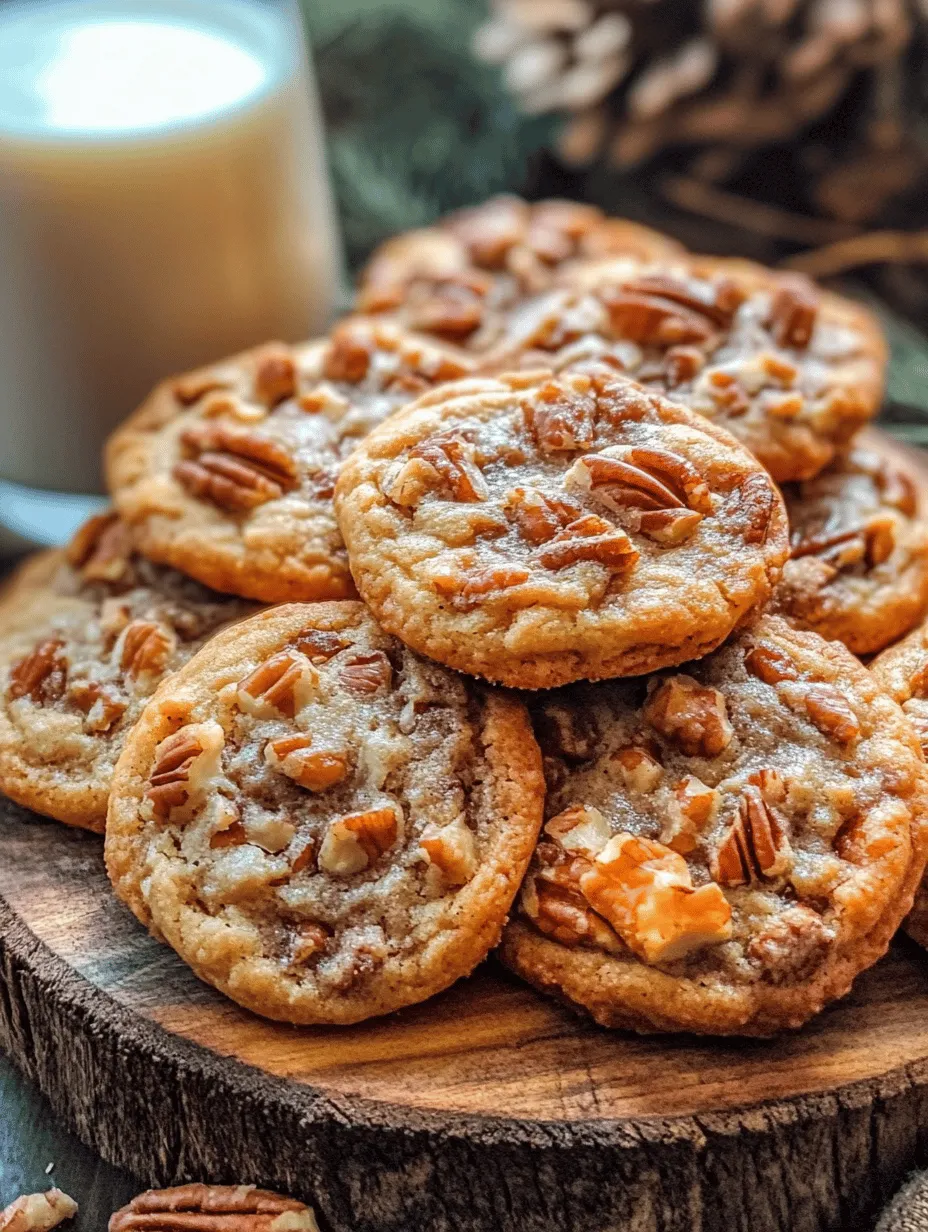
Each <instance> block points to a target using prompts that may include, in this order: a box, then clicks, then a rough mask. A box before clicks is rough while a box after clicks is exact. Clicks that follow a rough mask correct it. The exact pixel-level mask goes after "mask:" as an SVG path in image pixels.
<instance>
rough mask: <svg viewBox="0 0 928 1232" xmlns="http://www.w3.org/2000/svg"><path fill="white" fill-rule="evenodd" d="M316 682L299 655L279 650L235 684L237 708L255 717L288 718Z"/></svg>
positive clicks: (310, 670) (309, 668) (301, 706)
mask: <svg viewBox="0 0 928 1232" xmlns="http://www.w3.org/2000/svg"><path fill="white" fill-rule="evenodd" d="M317 679H318V677H317V675H316V672H315V670H314V668H313V667H312V666H311V664H310V663H309V662H308V661H307V660H306V659H305V658H304V656H303V655H301V654H298V653H297V652H296V651H295V650H282V651H280V652H279V653H278V654H275V655H272V656H271V658H270V659H268V660H267V661H266V662H265V663H262V664H261V665H260V666H259V667H256V668H255V670H254V671H253V672H251V673H249V675H247V676H246V677H245V679H244V680H242V681H240V682H239V686H238V691H237V699H238V704H239V707H240V709H242V710H244V711H245V712H246V713H247V714H251V715H254V716H255V718H274V717H275V716H277V715H284V716H285V717H286V718H288V719H292V718H293V716H294V715H295V714H298V713H299V712H300V711H301V710H302V709H303V707H304V706H305V705H306V703H307V702H308V701H309V699H310V697H311V696H312V694H313V691H314V690H315V687H316V682H317Z"/></svg>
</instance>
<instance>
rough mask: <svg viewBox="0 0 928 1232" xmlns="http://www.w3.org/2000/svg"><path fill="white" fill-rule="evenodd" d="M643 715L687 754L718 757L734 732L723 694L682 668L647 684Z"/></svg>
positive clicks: (726, 746)
mask: <svg viewBox="0 0 928 1232" xmlns="http://www.w3.org/2000/svg"><path fill="white" fill-rule="evenodd" d="M644 717H645V718H646V719H647V721H648V722H649V723H650V724H651V726H652V727H654V728H655V729H656V730H657V731H659V732H660V733H661V735H662V736H665V737H666V738H667V739H668V740H672V741H674V742H675V743H676V744H678V745H679V746H680V748H681V749H682V750H683V752H684V753H686V754H687V756H689V757H718V755H719V754H720V753H722V752H724V750H725V749H726V748H728V745H729V744H730V743H731V739H732V736H733V735H734V730H733V728H732V725H731V723H730V722H729V721H728V711H727V709H726V705H725V698H724V696H723V695H722V694H721V693H720V692H719V691H718V689H712V688H704V687H703V686H702V685H701V684H699V682H698V681H696V680H694V679H693V677H692V676H686V675H684V674H683V673H682V672H681V673H678V674H677V675H675V676H669V677H667V679H665V680H664V681H663V682H662V683H660V684H655V685H652V686H651V692H650V694H649V695H648V699H647V701H646V702H645V705H644Z"/></svg>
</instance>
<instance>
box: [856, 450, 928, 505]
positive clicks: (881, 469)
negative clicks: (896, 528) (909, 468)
mask: <svg viewBox="0 0 928 1232" xmlns="http://www.w3.org/2000/svg"><path fill="white" fill-rule="evenodd" d="M854 458H855V454H854V453H852V454H851V459H852V461H853V460H854ZM874 478H875V479H876V483H877V486H878V487H879V489H880V495H881V496H882V498H883V503H884V504H886V505H892V506H893V508H894V509H898V510H899V512H900V513H904V514H905V515H906V517H909V518H914V517H915V514H916V513H917V512H918V493H917V492H916V489H915V484H914V483H913V482H912V479H911V477H910V476H909V475H907V474H906V472H905V471H903V470H900V469H899V467H898V466H893V465H892V464H891V463H889V462H887V461H885V460H884V459H882V458H880V459H879V461H878V465H877V468H876V473H875V476H874Z"/></svg>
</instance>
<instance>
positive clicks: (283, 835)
mask: <svg viewBox="0 0 928 1232" xmlns="http://www.w3.org/2000/svg"><path fill="white" fill-rule="evenodd" d="M884 366H885V347H884V344H883V341H882V338H881V335H880V332H879V330H878V328H877V326H876V325H875V323H874V322H873V321H872V319H871V318H870V316H869V315H868V314H867V313H866V312H865V311H864V310H863V309H861V308H860V307H858V306H857V305H854V304H851V303H850V302H847V301H844V300H842V299H840V298H838V297H836V296H832V295H828V294H826V293H824V292H819V291H817V290H816V289H815V288H814V287H813V286H812V285H811V284H809V283H808V282H806V281H804V280H800V279H797V278H795V277H793V276H789V275H782V274H776V273H773V272H771V271H768V270H765V269H762V268H760V267H757V266H753V265H749V264H748V263H745V262H737V261H723V260H710V259H707V258H701V257H695V256H692V255H691V254H688V253H687V252H685V251H684V250H683V249H682V248H681V247H680V246H679V245H677V244H675V243H674V242H673V241H671V240H669V239H666V238H665V237H663V236H660V235H657V234H655V233H653V232H651V231H648V230H647V229H646V228H642V227H638V226H635V225H633V224H630V223H625V222H621V221H619V220H614V219H606V218H604V217H602V215H600V214H599V213H598V212H597V211H596V210H593V209H591V208H589V207H586V206H577V205H572V204H570V203H564V202H544V203H541V204H540V205H536V206H533V207H529V206H527V205H525V204H524V203H522V202H519V201H517V200H514V199H509V198H506V199H502V200H497V201H494V202H490V203H488V204H487V205H486V206H482V207H479V208H477V209H474V210H470V211H466V212H464V213H462V214H458V215H455V216H453V217H451V218H449V219H447V220H445V221H444V222H442V223H441V224H439V225H437V226H436V227H434V228H430V229H428V230H426V231H420V232H414V233H411V234H410V235H406V236H401V237H399V238H397V239H395V240H393V241H390V242H389V243H388V244H387V245H385V246H384V247H383V248H382V249H381V250H380V251H379V252H378V253H377V254H375V256H374V258H373V260H372V262H371V263H370V265H369V266H368V268H367V270H366V271H365V273H364V274H363V276H362V280H361V285H360V289H359V293H358V299H357V311H356V312H355V314H353V315H352V316H350V317H348V318H347V319H346V320H344V321H342V322H340V323H339V324H338V325H337V326H336V327H335V328H334V329H333V331H332V332H331V334H330V335H329V337H328V338H325V339H322V340H319V341H315V342H310V343H307V344H304V345H301V346H295V347H287V346H283V345H280V344H273V345H267V346H263V347H260V348H258V349H256V350H254V351H251V352H249V353H247V354H244V355H241V356H238V357H235V358H233V359H231V360H229V361H226V362H224V363H222V364H219V365H215V366H213V367H210V368H208V369H204V370H202V371H199V372H195V373H192V374H189V375H187V376H184V377H181V378H178V379H174V380H172V381H168V382H166V383H165V384H164V385H163V386H161V387H159V389H157V390H156V391H155V392H154V394H153V395H152V396H151V398H150V399H149V400H148V401H147V402H146V403H145V404H144V405H143V407H142V408H141V409H140V410H139V411H138V412H136V414H135V415H133V416H132V418H130V419H129V420H128V421H127V423H126V424H125V425H124V426H123V427H122V428H120V429H119V430H118V431H117V433H116V434H115V436H114V437H113V439H112V440H111V442H110V445H109V448H108V452H107V472H108V477H109V481H110V486H111V491H112V496H113V501H114V505H115V511H114V512H113V513H112V514H109V515H106V516H104V517H101V518H98V519H95V520H94V521H93V522H92V523H90V524H89V525H88V526H86V527H85V528H83V530H82V531H81V532H80V533H79V534H78V536H77V538H76V539H75V541H74V542H73V543H72V544H71V546H70V547H69V548H68V549H67V551H66V552H63V553H51V554H47V555H45V556H43V557H40V558H39V559H38V560H36V561H34V562H31V563H30V564H28V565H27V566H26V567H25V569H24V570H23V571H22V572H21V573H20V574H19V575H18V577H17V578H16V579H14V581H13V582H12V583H11V584H10V585H9V587H8V589H7V591H6V593H5V594H4V596H3V599H2V605H0V694H2V699H3V700H2V706H0V789H2V790H3V791H4V792H6V793H7V794H8V795H10V796H11V797H12V798H13V799H15V800H17V801H19V802H20V803H23V804H25V805H27V806H29V807H31V808H34V809H37V810H38V811H40V812H43V813H46V814H47V815H49V816H51V817H55V818H57V819H59V820H61V821H63V822H66V823H68V824H72V825H82V826H86V827H88V828H91V829H98V830H102V829H103V828H104V825H105V828H106V859H107V866H108V869H109V872H110V876H111V879H112V881H113V884H114V886H115V888H116V892H117V893H118V895H119V896H120V898H122V899H123V900H124V901H125V902H126V903H127V904H128V905H129V906H130V907H131V909H132V910H133V911H134V913H135V914H136V916H137V917H138V918H139V919H140V920H141V921H142V922H143V923H145V924H146V925H147V926H148V927H149V928H150V929H151V930H152V931H153V932H154V933H155V934H156V935H158V936H160V937H162V938H163V939H164V940H166V941H167V942H168V943H169V944H170V945H172V946H173V947H174V949H175V950H176V951H177V952H178V953H179V954H180V955H181V956H182V957H183V958H184V959H185V960H186V961H187V962H188V963H189V964H190V965H191V966H192V967H193V968H194V970H195V971H197V973H198V974H199V975H200V976H201V977H202V978H204V979H205V980H207V981H209V982H210V983H212V984H214V985H215V986H216V987H217V988H220V989H221V990H222V991H224V992H226V993H227V994H228V995H229V996H231V997H233V998H234V999H235V1000H236V1001H238V1002H239V1003H241V1004H243V1005H245V1006H247V1007H249V1008H251V1009H253V1010H255V1011H257V1012H258V1013H261V1014H265V1015H267V1016H270V1017H273V1018H279V1019H282V1020H286V1021H290V1022H296V1023H323V1022H325V1023H348V1022H357V1021H359V1020H361V1019H364V1018H367V1017H370V1016H372V1015H377V1014H382V1013H386V1012H388V1011H390V1010H393V1009H397V1008H399V1007H401V1006H403V1005H408V1004H410V1003H413V1002H416V1001H420V1000H422V999H424V998H425V997H428V996H430V995H432V994H433V993H435V992H438V991H439V990H441V989H443V988H445V987H447V986H448V985H449V984H451V983H452V982H454V981H455V980H456V979H458V978H459V977H461V976H462V975H465V974H467V973H468V972H469V971H470V970H471V969H472V968H473V967H474V966H475V965H476V964H477V963H478V962H480V961H481V960H482V959H483V958H484V957H485V956H486V955H487V954H488V953H489V951H490V950H491V949H492V948H493V947H494V946H496V945H497V944H498V943H499V942H500V938H501V937H502V944H501V947H500V950H499V954H500V956H501V957H502V960H503V961H504V962H505V963H506V964H507V965H508V966H509V967H510V968H511V969H512V970H513V971H515V972H516V973H517V974H518V975H520V976H522V977H523V978H525V979H527V980H528V981H530V982H531V983H533V984H534V985H536V986H537V987H538V988H540V989H542V990H544V991H549V992H551V993H554V994H555V995H557V996H559V997H561V998H566V999H567V1000H569V1001H570V1002H571V1003H573V1004H574V1005H576V1006H579V1007H582V1008H584V1009H586V1010H587V1011H589V1012H590V1013H591V1014H592V1015H593V1016H594V1017H595V1018H596V1019H597V1021H599V1022H601V1023H603V1024H605V1025H608V1026H618V1027H625V1028H631V1029H635V1030H691V1031H700V1032H706V1033H714V1034H732V1033H735V1034H768V1033H771V1032H773V1031H776V1030H778V1029H780V1028H783V1027H795V1026H799V1025H801V1023H803V1022H804V1021H805V1020H807V1019H808V1018H809V1017H810V1016H811V1015H813V1014H814V1013H816V1012H817V1011H818V1010H820V1009H821V1008H822V1007H823V1006H824V1005H825V1004H826V1003H827V1002H828V1001H829V1000H831V999H832V998H834V997H837V996H840V995H842V994H843V993H844V992H846V991H847V989H848V988H849V987H850V984H851V982H852V980H853V978H854V977H855V975H856V974H857V973H858V972H860V971H861V970H862V969H863V968H865V967H866V966H868V965H870V964H871V963H873V962H875V961H876V959H877V958H879V957H880V955H881V954H882V953H883V952H884V951H885V949H886V946H887V945H888V943H889V941H890V939H891V937H892V935H893V934H894V932H895V931H896V929H897V928H898V927H899V925H900V923H901V922H902V920H903V918H904V917H905V916H906V913H907V912H908V911H909V909H910V907H911V904H912V901H913V896H914V894H915V891H916V889H917V887H918V885H919V882H920V879H921V877H922V874H923V871H924V866H925V861H926V857H928V770H926V767H925V762H924V757H923V755H922V751H921V748H920V745H919V736H918V732H917V728H916V726H913V721H914V723H915V724H917V722H918V720H919V718H920V711H919V707H921V708H922V710H924V709H925V703H924V702H923V701H920V698H921V696H922V694H923V693H925V692H928V633H925V634H923V633H922V632H921V631H916V632H915V633H913V634H911V636H910V638H909V639H908V640H907V641H906V642H903V643H901V644H900V646H899V647H893V648H892V649H890V650H887V651H885V653H884V654H883V655H881V656H880V658H879V659H878V660H877V661H876V663H875V664H874V665H873V670H872V671H871V670H869V669H868V668H867V667H865V666H864V665H863V664H862V663H861V661H860V659H858V658H857V657H856V656H857V655H862V654H866V655H870V654H873V653H874V652H876V651H879V650H884V648H885V647H887V646H888V645H889V644H890V643H892V642H895V641H896V640H897V639H899V638H900V637H903V636H904V635H905V634H906V633H907V632H909V631H910V630H911V629H912V627H913V625H915V624H916V622H917V621H918V620H919V619H920V618H921V616H922V614H923V612H924V610H925V607H926V605H928V518H926V514H925V508H924V499H925V498H924V497H923V494H922V491H921V488H920V482H919V479H918V476H917V474H916V473H915V472H913V471H912V469H911V467H910V465H909V464H908V462H907V460H906V459H905V457H903V456H897V455H896V454H895V453H894V452H893V451H892V450H891V449H890V448H889V447H887V446H886V445H885V444H884V443H883V441H882V440H881V438H879V437H872V438H870V437H868V436H860V435H857V433H858V431H859V429H860V428H861V427H862V425H863V424H865V423H866V421H867V420H868V419H870V418H871V417H872V416H873V414H874V413H875V411H876V410H877V409H878V407H879V404H880V401H881V398H882V392H883V370H884ZM778 485H779V486H778ZM358 595H360V601H359V599H358V597H357V596H358ZM270 604H279V605H280V606H273V607H272V606H262V605H270ZM898 702H902V703H904V707H905V710H908V711H910V712H912V713H911V715H910V716H908V717H907V715H906V713H904V710H903V709H902V708H900V705H899V704H898ZM510 914H511V916H512V918H511V920H510V921H509V922H508V923H507V919H508V918H509V916H510ZM924 917H925V918H926V919H928V901H926V904H925V907H924ZM919 918H920V917H919V913H918V911H916V913H915V915H914V916H913V917H912V920H913V931H915V932H916V933H917V932H918V928H917V925H916V922H917V920H918V919H919ZM925 934H928V925H926V926H925V928H924V933H923V935H925ZM926 939H928V937H926Z"/></svg>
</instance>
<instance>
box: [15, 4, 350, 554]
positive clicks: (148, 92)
mask: <svg viewBox="0 0 928 1232" xmlns="http://www.w3.org/2000/svg"><path fill="white" fill-rule="evenodd" d="M310 74H311V71H310V68H309V63H308V59H307V55H306V48H305V44H304V42H303V35H302V29H301V26H300V22H299V16H298V13H297V11H296V7H295V4H293V3H290V2H287V0H281V2H280V3H261V2H260V0H29V2H28V3H19V2H16V0H14V3H12V4H0V523H5V524H6V525H7V526H8V527H12V528H14V529H16V530H20V531H27V532H28V533H29V534H31V536H32V537H33V538H37V539H38V540H39V541H42V540H50V539H54V538H56V537H58V536H60V535H61V534H63V533H64V532H65V531H66V530H67V529H68V525H69V524H70V523H71V522H73V521H74V519H75V518H76V517H79V516H80V515H81V514H82V513H83V512H84V506H85V504H86V501H85V500H84V499H83V498H82V497H81V496H80V495H75V494H85V493H95V492H99V491H101V474H100V449H101V446H102V443H103V441H104V439H105V437H106V435H107V434H108V432H109V431H110V430H111V429H112V428H113V427H114V426H115V425H116V424H117V423H118V422H119V421H120V420H122V419H123V418H125V416H126V415H127V414H129V412H130V411H131V410H132V409H133V408H134V407H135V405H136V404H137V403H138V402H139V401H140V400H141V398H142V397H144V395H145V393H146V392H147V391H148V389H149V388H150V387H151V386H152V385H153V384H154V383H155V382H156V381H158V380H160V379H161V378H162V377H164V376H167V375H170V374H171V373H174V372H178V371H183V370H184V369H186V368H189V367H191V366H194V365H197V364H200V363H204V362H209V361H210V360H213V359H218V358H220V357H221V356H223V355H226V354H228V353H230V352H232V351H235V350H237V349H239V348H242V347H246V346H250V345H253V344H255V343H258V342H261V341H263V340H266V339H270V338H283V339H285V340H296V339H299V338H304V337H307V336H309V335H310V334H312V333H313V332H315V331H318V330H321V329H323V328H324V327H325V326H326V324H327V322H328V321H329V319H330V317H331V314H332V312H333V308H334V306H335V302H336V299H337V297H338V292H339V284H340V258H339V250H340V249H339V242H338V238H337V234H336V228H335V223H334V217H333V210H332V203H331V199H330V195H329V187H328V179H327V175H326V168H325V159H324V152H323V141H322V128H321V123H320V119H319V114H318V109H317V104H316V98H315V90H314V84H313V81H312V78H311V75H310ZM52 493H65V494H69V495H68V496H62V498H61V499H57V498H54V497H53V496H52ZM43 522H44V526H43Z"/></svg>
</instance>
